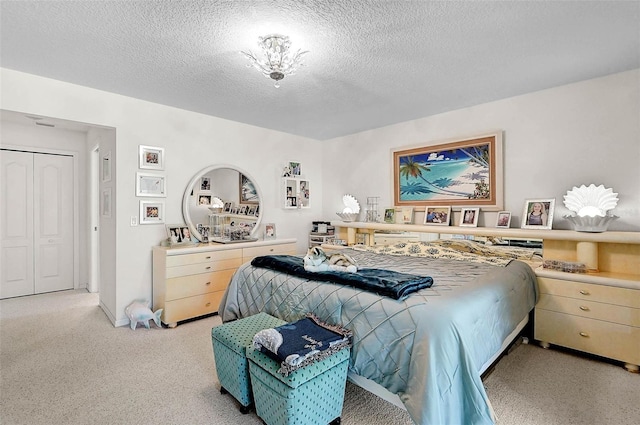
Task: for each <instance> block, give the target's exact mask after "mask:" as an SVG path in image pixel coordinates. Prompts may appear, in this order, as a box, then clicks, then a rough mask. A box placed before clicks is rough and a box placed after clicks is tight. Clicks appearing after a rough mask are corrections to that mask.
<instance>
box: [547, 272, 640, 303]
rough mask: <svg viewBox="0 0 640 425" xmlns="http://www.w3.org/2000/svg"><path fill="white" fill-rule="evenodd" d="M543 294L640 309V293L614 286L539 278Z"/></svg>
mask: <svg viewBox="0 0 640 425" xmlns="http://www.w3.org/2000/svg"><path fill="white" fill-rule="evenodd" d="M538 287H539V288H540V293H541V294H552V295H560V296H563V297H570V298H577V299H581V300H589V301H597V302H603V303H608V304H615V305H621V306H626V307H633V308H640V291H638V290H634V289H628V288H618V287H614V286H605V285H594V284H591V283H582V282H573V281H569V280H561V279H551V278H548V277H538Z"/></svg>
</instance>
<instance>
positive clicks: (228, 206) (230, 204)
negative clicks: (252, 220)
mask: <svg viewBox="0 0 640 425" xmlns="http://www.w3.org/2000/svg"><path fill="white" fill-rule="evenodd" d="M231 208H233V202H225V203H224V209H223V211H224V212H226V213H231Z"/></svg>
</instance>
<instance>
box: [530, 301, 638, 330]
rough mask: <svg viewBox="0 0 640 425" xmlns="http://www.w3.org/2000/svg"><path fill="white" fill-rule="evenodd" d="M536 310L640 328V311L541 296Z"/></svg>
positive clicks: (599, 303)
mask: <svg viewBox="0 0 640 425" xmlns="http://www.w3.org/2000/svg"><path fill="white" fill-rule="evenodd" d="M536 309H543V310H551V311H556V312H558V313H567V314H573V315H576V316H581V317H587V318H590V319H599V320H604V321H607V322H613V323H619V324H621V325H629V326H636V327H640V309H638V308H630V307H623V306H619V305H613V304H606V303H601V302H595V301H589V300H587V299H577V298H569V297H560V296H557V295H549V294H540V300H539V301H538V304H536Z"/></svg>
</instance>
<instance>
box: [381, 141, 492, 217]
mask: <svg viewBox="0 0 640 425" xmlns="http://www.w3.org/2000/svg"><path fill="white" fill-rule="evenodd" d="M392 156H393V180H394V181H393V190H394V202H395V205H398V206H403V205H414V206H437V205H443V204H444V205H450V206H454V207H456V206H457V207H460V206H463V207H464V206H469V207H482V209H483V210H487V211H499V210H501V209H502V208H503V197H504V193H503V191H504V187H503V180H502V179H503V169H502V167H503V164H502V161H503V158H502V132H501V131H499V132H494V133H488V134H482V135H478V136H474V137H470V138H466V139H462V140H460V139H458V140H453V141H447V142H445V143H434V144H429V145H426V146H419V147H413V148H404V149H399V150H394V151H392Z"/></svg>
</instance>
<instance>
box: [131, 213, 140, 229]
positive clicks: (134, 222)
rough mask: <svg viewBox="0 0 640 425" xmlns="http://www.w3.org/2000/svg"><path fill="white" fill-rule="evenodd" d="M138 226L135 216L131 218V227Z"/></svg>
mask: <svg viewBox="0 0 640 425" xmlns="http://www.w3.org/2000/svg"><path fill="white" fill-rule="evenodd" d="M137 225H138V217H136V216H135V215H132V216H131V227H133V226H137Z"/></svg>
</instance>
